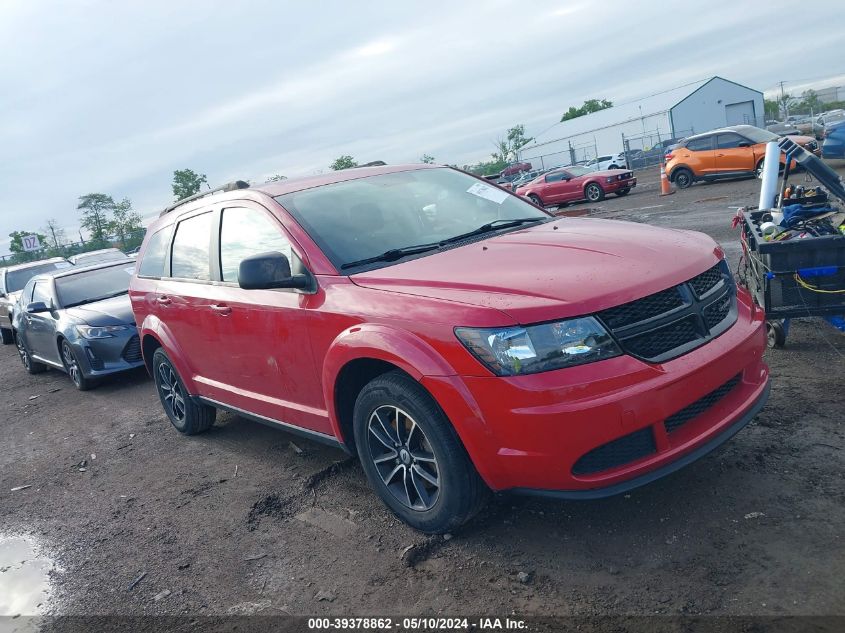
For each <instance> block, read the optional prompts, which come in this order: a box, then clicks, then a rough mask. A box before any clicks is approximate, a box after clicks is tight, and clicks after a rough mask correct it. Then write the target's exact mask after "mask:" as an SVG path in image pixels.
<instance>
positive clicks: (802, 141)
mask: <svg viewBox="0 0 845 633" xmlns="http://www.w3.org/2000/svg"><path fill="white" fill-rule="evenodd" d="M789 139H790V140H792V141H794V142H795V143H798V144H799V145H806V144H807V143H810V142H815V140H816V139H815V137H813V136H801V135H800V134H791V135H790V136H789Z"/></svg>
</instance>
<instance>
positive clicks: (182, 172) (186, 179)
mask: <svg viewBox="0 0 845 633" xmlns="http://www.w3.org/2000/svg"><path fill="white" fill-rule="evenodd" d="M207 183H208V181H207V180H206V177H205V174H198V173H196V172H195V171H194V170H193V169H177V170H176V171H174V172H173V185H172V187H173V196H174V197H175V198H176V200H177V201H179V200H182V199H183V198H187V197H188V196H192V195H194V194H195V193H199V190H200V187H201V186H202V185H203V184H207Z"/></svg>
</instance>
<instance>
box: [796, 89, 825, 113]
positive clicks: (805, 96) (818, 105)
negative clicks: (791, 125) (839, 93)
mask: <svg viewBox="0 0 845 633" xmlns="http://www.w3.org/2000/svg"><path fill="white" fill-rule="evenodd" d="M801 101H802V103H803V104H804V108H803V109H804V110H805V111H807V112H810V111H812V112H818V111H819V110H821V109H822V100H821V99H820V98H819V95H818V93H817V92H816V91H815V90H805V91H804V92H802V93H801Z"/></svg>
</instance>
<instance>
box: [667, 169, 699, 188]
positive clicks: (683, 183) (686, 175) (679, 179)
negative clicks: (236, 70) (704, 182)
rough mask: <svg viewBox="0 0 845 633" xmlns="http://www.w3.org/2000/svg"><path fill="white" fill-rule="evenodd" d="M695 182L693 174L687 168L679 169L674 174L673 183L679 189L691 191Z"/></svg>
mask: <svg viewBox="0 0 845 633" xmlns="http://www.w3.org/2000/svg"><path fill="white" fill-rule="evenodd" d="M693 180H694V178H693V175H692V172H691V171H690V170H689V169H687V168H686V167H679V168H678V169H676V170H675V171H674V172H673V173H672V181H673V182H674V183H675V186H676V187H677V188H678V189H689V188H690V187H691V186H692V183H693Z"/></svg>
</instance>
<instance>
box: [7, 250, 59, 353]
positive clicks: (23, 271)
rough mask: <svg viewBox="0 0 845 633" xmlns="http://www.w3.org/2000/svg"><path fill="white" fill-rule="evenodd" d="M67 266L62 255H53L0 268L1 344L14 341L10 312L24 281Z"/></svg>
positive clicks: (12, 310) (24, 283)
mask: <svg viewBox="0 0 845 633" xmlns="http://www.w3.org/2000/svg"><path fill="white" fill-rule="evenodd" d="M69 266H71V264H70V262H68V260H66V259H64V258H63V257H53V258H52V259H42V260H39V261H37V262H27V263H25V264H17V265H15V266H8V267H6V268H0V337H2V340H3V345H9V344H11V343H12V342H14V337H13V336H12V313H13V312H14V305H15V304H16V303H17V301H18V296H20V292H21V290H22V289H23V287H24V286H25V285H26V282H28V281H29V280H30V279H32V278H33V277H34V276H35V275H39V274H41V273H46V272H48V271H51V270H60V269H62V268H68V267H69Z"/></svg>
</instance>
